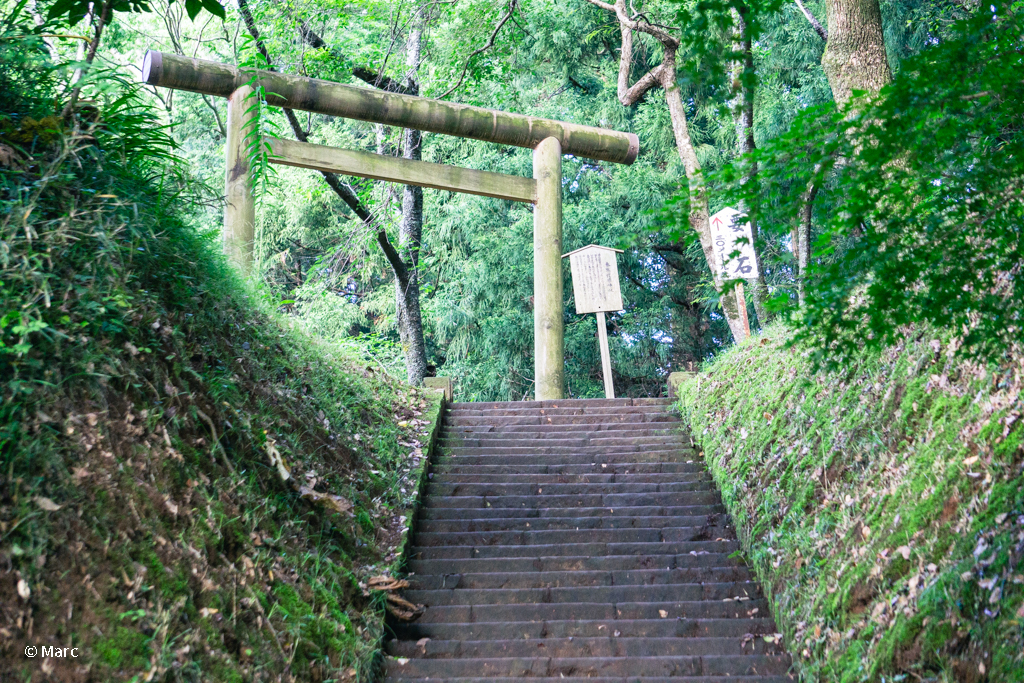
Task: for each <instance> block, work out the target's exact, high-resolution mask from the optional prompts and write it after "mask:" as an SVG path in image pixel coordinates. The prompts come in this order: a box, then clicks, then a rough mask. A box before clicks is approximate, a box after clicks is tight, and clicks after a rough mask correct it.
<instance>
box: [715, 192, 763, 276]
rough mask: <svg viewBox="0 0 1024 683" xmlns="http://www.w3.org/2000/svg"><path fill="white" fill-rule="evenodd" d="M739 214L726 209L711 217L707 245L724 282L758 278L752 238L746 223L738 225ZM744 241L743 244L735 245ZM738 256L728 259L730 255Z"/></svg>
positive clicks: (748, 225) (748, 224)
mask: <svg viewBox="0 0 1024 683" xmlns="http://www.w3.org/2000/svg"><path fill="white" fill-rule="evenodd" d="M741 215H742V214H741V213H740V212H739V211H737V210H736V209H731V208H729V207H726V208H724V209H722V210H721V211H719V212H718V213H716V214H715V215H713V216H712V217H711V243H712V245H713V247H714V250H715V266H716V267H717V268H718V273H719V275H721V276H722V277H723V278H725V279H727V280H735V279H743V280H749V279H750V278H755V277H757V276H758V275H759V273H758V270H757V259H756V258H755V257H754V236H753V232H752V231H751V229H750V223H746V222H744V223H741V222H739V216H741ZM740 238H746V242H739V243H738V242H737V240H739V239H740ZM737 251H738V252H739V255H738V256H733V257H731V258H730V256H729V255H730V254H732V253H733V252H737Z"/></svg>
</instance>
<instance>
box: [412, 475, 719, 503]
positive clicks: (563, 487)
mask: <svg viewBox="0 0 1024 683" xmlns="http://www.w3.org/2000/svg"><path fill="white" fill-rule="evenodd" d="M713 490H715V483H714V482H713V481H710V480H709V479H704V480H700V479H698V480H696V481H675V482H642V481H638V482H630V481H612V482H596V483H585V482H584V483H579V484H558V483H553V484H531V483H529V482H523V483H473V482H469V483H462V482H453V483H445V482H435V481H431V483H429V484H428V485H427V489H426V495H428V496H488V497H490V498H494V497H505V496H517V497H518V496H538V497H541V496H577V495H579V496H596V495H613V494H626V493H683V492H689V491H713ZM492 504H493V503H492Z"/></svg>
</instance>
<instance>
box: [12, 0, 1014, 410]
mask: <svg viewBox="0 0 1024 683" xmlns="http://www.w3.org/2000/svg"><path fill="white" fill-rule="evenodd" d="M5 7H6V9H5V14H6V19H5V21H6V26H7V27H8V28H7V29H6V30H7V31H8V34H9V35H8V37H5V41H6V44H7V45H10V46H13V43H12V42H11V41H15V40H16V41H20V42H19V43H18V44H19V45H21V46H23V47H25V48H26V53H25V55H24V56H22V57H20V58H19V60H20V61H18V62H17V63H12V62H9V61H7V60H6V59H5V62H6V63H5V66H4V68H5V69H7V70H12V69H13V70H14V71H17V70H19V69H20V70H25V69H27V68H28V67H29V65H31V68H33V69H36V70H37V71H38V72H39V73H45V74H46V78H49V79H53V80H54V82H55V83H62V84H63V86H61V87H64V88H66V89H70V92H71V93H72V94H73V97H72V99H81V102H82V106H86V105H87V106H92V107H100V108H102V107H103V106H107V105H106V104H104V103H109V102H112V101H116V100H117V99H118V98H119V97H122V96H123V94H124V93H126V92H129V91H130V92H133V93H136V94H137V95H138V96H139V97H141V98H142V99H141V100H140V102H145V103H147V104H146V105H145V106H148V107H149V108H150V109H151V111H154V112H156V113H157V115H158V117H159V118H160V119H161V120H162V121H164V122H165V123H166V127H165V128H164V130H166V132H167V134H169V135H170V136H171V137H172V138H173V141H174V147H175V149H174V151H173V153H174V154H175V155H178V156H180V157H181V158H183V159H184V160H186V161H187V164H186V166H185V168H187V169H188V174H189V176H190V177H188V178H187V179H184V178H182V179H179V180H178V181H177V182H184V183H187V184H188V185H189V187H190V196H191V197H193V199H192V203H193V206H192V207H191V209H192V210H191V213H190V218H189V220H192V221H193V222H194V223H195V224H196V225H197V226H198V227H200V229H202V230H210V231H214V230H217V229H218V228H219V225H220V221H221V219H222V204H221V201H222V199H221V196H222V192H223V190H222V187H223V173H224V168H223V167H224V161H223V159H224V156H223V148H224V142H225V135H226V129H225V118H226V104H225V101H224V100H222V99H218V98H213V97H209V96H206V95H199V94H193V93H187V92H183V91H171V90H164V89H158V88H150V87H142V86H140V85H138V84H137V82H138V80H139V75H140V65H141V63H142V57H143V54H144V52H145V51H146V50H148V49H154V50H162V51H166V52H170V53H177V54H182V55H187V56H192V57H199V58H202V59H207V60H213V61H218V62H225V63H229V64H237V65H240V66H242V67H244V68H246V69H255V68H271V69H274V70H279V71H282V72H286V73H291V74H300V75H306V76H310V77H314V78H322V79H328V80H332V81H338V82H342V83H351V84H357V85H361V86H364V87H375V88H380V89H384V90H391V91H395V92H405V93H409V94H419V95H422V96H426V97H434V98H440V99H443V100H446V101H451V102H461V103H467V104H474V105H479V106H485V107H491V108H497V109H502V110H506V111H512V112H517V113H521V114H529V115H534V116H541V117H546V118H553V119H560V120H565V121H570V122H577V123H584V124H589V125H596V126H602V127H606V128H610V129H615V130H621V131H629V132H635V133H636V134H637V135H639V138H640V149H641V152H640V155H639V157H638V159H637V160H636V162H635V163H633V164H632V165H630V166H622V165H615V164H608V163H603V162H592V161H589V160H586V159H581V158H574V157H566V158H565V159H564V161H563V164H564V166H563V169H564V202H565V207H564V235H565V236H564V248H565V251H567V252H568V251H571V250H573V249H576V248H578V247H581V246H584V245H586V244H590V243H596V244H602V245H606V246H611V247H616V248H621V249H623V250H624V253H623V254H622V255H621V256H620V262H619V266H620V274H621V279H622V287H623V296H624V300H625V302H626V303H625V306H626V307H625V310H623V311H621V312H619V313H616V314H614V315H611V316H610V317H609V331H610V335H611V352H612V358H613V366H614V377H615V383H616V386H617V388H618V392H619V393H620V394H623V395H647V394H657V393H658V392H660V391H661V390H662V386H663V383H664V378H665V376H666V374H667V373H668V372H670V371H672V370H674V369H686V368H692V367H695V366H696V365H697V364H699V363H701V362H703V361H705V360H706V359H708V358H710V357H711V356H712V355H714V354H715V352H716V351H717V350H719V349H721V348H723V347H724V346H727V345H729V344H731V343H732V342H733V341H734V340H737V339H742V337H743V336H745V332H744V330H743V328H742V325H739V322H738V321H739V316H738V313H737V307H736V300H737V299H736V292H735V289H734V286H735V284H737V283H736V282H731V281H723V280H722V279H721V278H720V277H719V276H718V275H717V269H716V270H715V271H714V273H715V274H713V271H712V269H711V268H709V267H708V262H709V255H710V251H709V249H710V246H709V245H710V238H709V233H708V229H707V216H708V214H709V213H713V212H715V211H717V210H719V209H721V208H723V207H725V206H734V207H738V208H740V209H741V210H743V211H746V212H748V214H749V216H750V218H751V219H752V222H753V224H754V227H755V233H756V247H757V251H758V256H759V260H760V266H761V268H760V270H761V273H762V276H761V277H760V278H757V279H754V280H751V281H749V282H748V283H746V284H747V285H748V286H747V287H746V288H745V295H746V305H747V306H748V308H749V311H748V313H749V316H748V317H749V319H750V321H751V325H752V326H753V327H754V328H756V327H758V326H760V325H763V324H765V323H766V322H767V321H768V319H769V318H770V317H772V316H776V315H782V316H784V317H786V318H787V319H789V320H790V321H791V322H792V323H793V324H795V325H796V326H797V328H798V329H799V330H801V331H802V332H801V334H802V336H803V337H804V338H806V339H808V340H810V341H811V342H812V343H816V344H817V348H818V349H819V357H820V358H821V359H822V360H829V359H831V360H832V361H833V362H834V360H835V359H836V358H841V357H842V355H843V352H844V349H845V350H846V351H847V352H848V351H849V350H850V349H852V348H854V347H855V346H857V345H858V344H861V343H863V342H864V341H865V340H868V341H870V342H873V343H881V342H883V341H891V340H892V339H895V338H897V337H898V336H899V335H900V334H902V333H903V332H904V331H905V330H906V329H907V328H906V326H907V325H911V324H913V323H915V322H918V321H922V320H924V321H930V322H933V323H937V324H940V325H943V326H947V327H950V328H951V329H955V330H961V328H962V331H963V334H964V345H965V347H966V348H967V350H969V351H971V352H982V353H986V354H988V355H987V356H986V357H988V358H990V359H997V358H998V353H999V351H998V350H999V348H1000V346H1001V345H1004V344H1005V343H1006V341H1007V340H1010V339H1013V338H1016V337H1017V336H1019V324H1020V320H1019V318H1020V308H1019V301H1021V300H1022V298H1021V296H1020V294H1021V292H1020V288H1021V285H1020V278H1019V268H1020V263H1021V252H1020V249H1021V235H1020V225H1021V222H1020V218H1021V205H1020V194H1021V193H1020V185H1019V182H1020V177H1021V174H1020V164H1021V161H1020V153H1019V152H1020V144H1021V140H1020V132H1019V130H1020V108H1021V102H1022V101H1024V98H1022V97H1020V95H1021V88H1022V83H1021V80H1020V70H1021V53H1020V50H1021V44H1020V31H1019V30H1018V29H1019V26H1020V23H1019V21H1020V20H1019V16H1018V14H1017V7H1016V5H1015V4H1013V3H1010V4H1004V3H1000V4H999V6H998V7H997V6H996V5H992V6H991V7H987V6H986V7H981V6H980V5H974V4H971V3H969V2H965V3H954V2H932V1H930V0H893V1H886V2H882V3H880V4H875V3H872V2H870V0H863V1H862V2H848V3H842V2H830V1H825V2H820V3H818V2H806V3H804V2H790V3H784V2H780V1H778V0H771V1H769V2H763V3H762V2H756V3H746V2H740V1H738V0H737V1H735V2H732V1H724V0H714V1H711V0H709V1H702V2H668V1H659V2H645V3H642V5H638V4H637V3H632V4H629V5H628V6H627V4H625V3H624V2H617V3H605V2H599V1H597V0H559V1H557V2H556V1H553V0H509V1H508V2H502V3H492V2H483V1H473V0H467V1H460V2H423V3H418V2H369V1H359V2H333V1H323V0H310V1H303V2H266V1H264V0H258V1H254V0H240V1H239V2H238V3H237V4H231V3H227V4H225V5H224V6H223V7H222V6H221V5H219V4H217V3H216V2H215V0H208V1H207V2H202V3H200V2H198V0H188V1H187V2H185V3H184V4H183V3H181V2H164V1H163V0H158V1H157V2H154V3H151V4H149V3H128V2H113V1H111V2H107V3H104V4H103V5H102V6H100V5H99V4H93V3H84V2H69V1H68V0H58V2H56V3H53V4H52V5H47V4H46V3H45V2H37V1H36V0H31V1H26V2H20V3H15V2H8V3H6V5H5ZM79 34H81V37H77V36H79ZM32 36H37V37H36V38H33V37H32ZM864 36H867V38H864ZM858 40H859V41H860V43H858V42H857V41H858ZM33 60H35V61H34V62H33ZM90 65H91V66H90ZM851 65H852V66H851ZM880 91H881V93H882V94H881V95H879V92H880ZM79 92H81V95H79ZM264 95H265V93H264ZM75 106H76V105H75V104H74V103H73V102H68V103H67V104H66V105H65V106H64V107H63V112H58V113H59V114H62V115H63V116H65V117H69V116H71V112H72V111H73V110H74V108H75ZM140 106H141V105H140ZM253 107H254V109H255V110H256V111H257V113H258V115H257V118H256V124H255V129H254V131H253V132H254V134H253V136H252V141H253V142H252V144H251V145H250V151H249V153H250V155H251V157H252V159H253V161H254V162H255V165H256V168H257V172H258V176H259V177H258V178H257V189H256V194H257V200H258V224H257V230H256V244H255V257H256V268H255V272H254V276H255V278H256V279H257V280H258V282H259V287H260V291H261V292H262V295H263V296H264V297H266V298H267V299H268V300H270V301H273V302H274V303H277V304H279V305H280V306H281V307H282V308H283V309H284V310H286V311H288V312H290V313H292V314H293V315H295V316H297V317H298V318H301V319H302V320H303V321H304V323H305V324H306V325H308V326H309V327H310V328H311V329H312V330H313V331H315V332H316V333H317V334H319V335H321V336H323V337H324V338H327V339H330V340H334V341H337V342H338V343H342V344H346V345H350V346H356V347H358V348H361V349H363V350H364V352H365V353H367V354H370V355H372V356H373V357H374V358H376V359H377V360H378V361H380V362H382V363H384V364H385V365H387V366H389V367H391V368H392V371H393V372H394V373H395V374H396V375H398V376H406V375H407V376H408V377H409V379H410V381H412V382H413V383H418V382H419V381H420V380H421V379H422V377H423V376H424V375H434V374H436V375H439V376H441V375H443V376H451V377H453V378H454V379H455V381H456V383H457V387H458V393H459V396H460V397H462V398H464V399H466V400H471V399H522V398H527V397H530V396H531V395H532V375H533V355H532V354H533V328H532V325H533V312H532V295H533V287H532V216H531V207H529V206H528V205H521V204H512V203H510V202H505V201H501V200H496V199H488V198H483V197H477V196H468V195H461V194H454V193H447V192H440V191H433V190H426V191H423V190H421V189H417V188H409V187H406V188H403V187H400V186H396V185H393V184H388V183H381V182H374V181H368V180H361V179H353V178H344V177H333V178H326V179H325V177H324V176H323V175H321V174H319V173H316V172H312V171H306V170H301V169H291V168H284V167H275V166H271V165H269V164H267V163H266V161H267V159H266V150H265V147H264V146H262V145H261V144H260V143H259V137H258V136H257V135H256V134H255V133H259V134H260V135H263V136H279V137H286V138H294V137H298V138H299V139H303V140H308V141H310V142H315V143H320V144H327V145H332V146H337V147H345V148H353V149H362V150H367V151H373V152H377V153H381V154H389V155H395V156H406V157H407V158H422V159H423V160H427V161H433V162H438V163H444V164H450V165H455V166H464V167H469V168H475V169H483V170H490V171H497V172H502V173H510V174H516V175H520V176H529V175H530V173H531V161H530V153H529V150H523V149H518V148H505V147H501V146H497V145H493V144H487V143H482V142H475V141H472V140H466V139H459V138H452V137H446V136H443V135H435V134H424V135H422V136H421V135H420V134H419V133H418V132H416V131H406V130H401V129H394V128H389V127H386V126H381V125H376V124H372V123H365V122H359V121H353V120H347V119H340V118H331V117H326V116H320V115H312V114H307V113H304V112H291V111H288V110H284V111H282V110H280V109H278V108H274V107H269V106H267V105H266V102H265V100H264V101H261V100H260V98H259V97H256V98H254V99H253ZM67 120H70V119H67ZM79 120H80V119H79ZM6 121H7V122H6V123H5V124H4V125H5V126H7V127H8V128H10V129H17V128H18V127H19V126H20V125H21V124H20V122H19V121H18V120H17V119H16V118H10V117H8V119H6ZM62 125H63V124H62ZM6 139H7V140H8V143H5V144H17V143H19V139H16V138H11V137H8V138H6ZM21 144H30V143H26V142H24V141H22V142H21ZM965 226H972V227H970V228H969V229H965ZM382 245H384V246H385V248H382ZM387 247H393V249H391V250H390V251H391V253H390V257H389V251H388V249H387ZM972 278H973V279H972ZM565 298H566V302H567V306H566V311H567V313H566V350H565V360H566V377H567V395H568V396H573V397H588V396H598V395H600V394H601V375H600V361H599V358H598V347H597V339H596V328H595V321H594V318H593V316H577V315H575V314H574V313H571V311H572V310H573V308H572V305H571V286H570V285H569V278H566V291H565ZM851 345H852V346H851ZM827 349H831V351H830V352H828V353H824V351H825V350H827Z"/></svg>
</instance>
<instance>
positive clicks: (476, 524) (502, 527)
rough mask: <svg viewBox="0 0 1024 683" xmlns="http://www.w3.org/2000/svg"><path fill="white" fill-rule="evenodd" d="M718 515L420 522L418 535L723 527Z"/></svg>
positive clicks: (417, 527) (424, 520)
mask: <svg viewBox="0 0 1024 683" xmlns="http://www.w3.org/2000/svg"><path fill="white" fill-rule="evenodd" d="M717 517H718V515H696V516H690V517H679V516H673V517H668V516H664V515H663V516H660V517H626V516H619V517H613V516H610V515H601V516H593V517H548V518H545V519H540V518H529V517H527V518H522V517H518V518H517V517H506V518H498V519H446V520H432V519H421V520H419V522H418V523H417V525H416V533H417V534H421V533H470V532H494V531H545V530H552V529H565V530H569V529H662V528H665V527H701V526H703V525H705V524H708V525H715V524H723V526H724V520H719V519H716V518H717Z"/></svg>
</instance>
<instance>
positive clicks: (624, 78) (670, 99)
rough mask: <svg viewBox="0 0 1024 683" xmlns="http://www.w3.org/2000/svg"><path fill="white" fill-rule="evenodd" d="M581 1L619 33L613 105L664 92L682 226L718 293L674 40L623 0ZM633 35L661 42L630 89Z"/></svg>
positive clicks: (741, 334)
mask: <svg viewBox="0 0 1024 683" xmlns="http://www.w3.org/2000/svg"><path fill="white" fill-rule="evenodd" d="M587 2H589V3H590V4H592V5H595V6H597V7H600V8H601V9H604V10H608V11H610V12H614V13H615V16H616V18H617V19H618V21H619V31H620V33H621V34H622V50H621V52H620V53H619V79H618V97H619V102H620V103H622V105H623V106H625V107H631V106H633V105H634V104H636V103H637V102H639V101H640V99H641V98H643V96H644V95H645V94H646V93H647V91H648V90H650V89H652V88H654V87H657V86H661V88H662V89H663V90H664V91H665V102H666V104H667V105H668V113H669V118H670V119H671V121H672V134H673V136H674V137H675V141H676V149H677V150H678V151H679V158H680V159H681V160H682V162H683V167H684V168H685V169H686V179H687V182H688V183H689V188H690V215H689V217H688V222H689V224H690V227H691V228H693V229H694V230H695V231H696V232H697V234H698V235H699V237H700V245H701V248H702V249H703V250H704V258H705V260H706V261H707V264H708V267H709V268H710V269H711V275H712V277H713V278H714V283H715V289H716V290H717V291H718V292H719V293H721V291H722V279H721V277H719V275H718V269H717V268H715V254H714V250H713V248H712V245H711V224H710V222H709V212H708V196H707V188H706V187H705V185H704V174H703V172H702V171H701V167H700V162H699V161H698V160H697V152H696V150H695V149H694V148H693V141H692V140H691V139H690V131H689V128H688V126H687V122H686V108H685V106H684V105H683V98H682V95H681V93H680V92H679V85H678V84H677V83H676V50H678V49H679V39H678V38H676V37H675V36H673V35H671V34H670V33H669V32H668V31H666V30H665V28H664V27H662V26H661V25H659V24H652V23H650V22H649V21H648V20H647V19H646V18H643V20H642V21H639V20H637V18H636V17H634V18H630V16H629V15H628V14H627V12H626V1H625V0H615V4H609V3H607V2H604V0H587ZM636 16H640V15H636ZM633 31H640V32H642V33H646V34H648V35H650V36H651V37H653V38H654V39H655V40H657V41H658V42H659V43H661V47H662V51H663V53H662V54H663V56H662V59H661V64H659V65H658V66H656V67H655V68H653V69H651V70H650V71H648V72H647V73H646V74H644V75H643V76H641V77H640V78H639V79H638V80H637V81H636V82H635V83H634V84H633V85H629V75H630V71H631V69H632V66H633ZM720 301H721V304H722V312H723V313H724V314H725V319H726V321H728V323H729V329H730V330H731V331H732V335H733V338H734V339H735V340H736V341H737V342H740V341H743V340H744V339H746V338H747V331H746V329H745V328H744V326H743V321H742V319H741V318H740V316H739V308H738V307H737V305H736V297H735V296H731V295H730V296H723V297H722V298H721V299H720Z"/></svg>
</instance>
